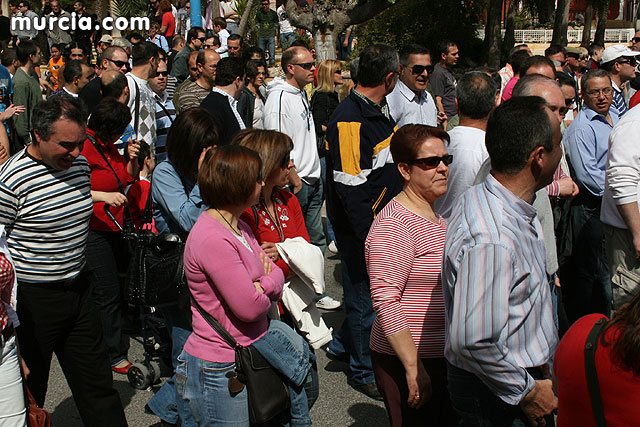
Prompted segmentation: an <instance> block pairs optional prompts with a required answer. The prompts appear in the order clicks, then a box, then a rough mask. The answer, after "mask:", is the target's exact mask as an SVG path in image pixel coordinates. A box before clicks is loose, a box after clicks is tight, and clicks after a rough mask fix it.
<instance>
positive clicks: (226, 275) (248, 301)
mask: <svg viewBox="0 0 640 427" xmlns="http://www.w3.org/2000/svg"><path fill="white" fill-rule="evenodd" d="M261 170H262V162H261V161H260V157H259V156H258V154H257V153H256V152H254V151H252V150H249V149H248V148H245V147H240V146H236V145H232V146H224V147H219V148H214V149H211V150H210V151H209V152H208V153H207V154H206V155H205V158H204V160H203V162H202V166H201V167H200V171H199V174H198V186H199V187H200V194H201V196H202V200H203V201H204V203H206V204H207V205H208V206H209V207H210V208H209V209H208V210H206V211H205V212H203V213H202V214H201V215H200V218H199V219H198V221H197V222H196V224H195V225H194V227H193V228H192V230H191V233H190V234H189V238H188V239H187V244H186V247H185V252H184V266H185V272H186V276H187V281H188V284H189V290H190V291H191V294H192V295H193V298H195V299H196V301H197V302H198V303H199V304H200V306H202V308H203V309H204V310H205V311H207V312H208V313H209V314H211V315H212V316H213V317H214V318H215V319H216V320H218V322H220V324H221V325H222V326H223V327H224V328H225V329H226V330H227V331H228V332H229V333H230V334H231V335H232V336H233V337H234V338H235V339H236V340H237V341H238V343H239V344H241V345H243V346H247V345H249V344H252V343H253V342H255V341H257V340H258V339H260V338H261V337H262V336H263V335H264V334H265V333H266V332H267V328H268V319H267V311H268V310H269V307H270V306H271V303H272V302H273V301H277V300H279V299H280V297H281V296H282V286H283V284H284V275H283V273H282V270H280V268H278V267H277V266H276V265H275V264H273V262H272V261H271V260H270V259H269V258H268V257H267V256H266V255H265V253H264V252H263V250H262V249H261V248H260V245H259V244H258V242H257V241H256V239H255V237H254V236H253V234H252V232H251V228H250V227H249V226H248V225H247V224H245V223H244V222H242V221H240V220H239V218H240V215H241V214H242V212H244V210H245V209H247V208H248V207H250V206H252V205H254V204H256V203H258V200H259V197H260V191H261V189H262V186H263V185H264V183H263V181H262V176H261V175H262V174H261ZM191 313H192V323H193V333H192V334H191V336H190V337H189V339H188V340H187V343H186V344H185V346H184V350H183V352H182V354H181V355H180V356H179V357H178V366H177V368H176V388H177V390H178V392H179V393H180V395H181V396H182V397H183V399H184V400H185V401H187V402H188V404H189V407H190V408H191V411H192V413H193V416H194V418H195V421H196V422H197V423H198V425H229V424H233V425H246V426H248V425H249V411H248V406H247V394H246V393H247V392H246V389H243V390H242V391H240V392H239V393H231V392H230V390H229V386H228V383H229V378H228V377H227V374H228V373H230V372H233V370H234V368H235V352H234V350H233V348H231V347H230V346H229V345H228V344H227V343H226V342H225V341H224V339H222V338H221V337H220V335H218V333H217V332H215V331H214V330H213V328H211V326H209V324H208V323H207V322H206V321H205V320H204V318H203V317H202V316H201V315H200V314H199V313H198V310H197V309H196V308H195V307H193V305H192V307H191Z"/></svg>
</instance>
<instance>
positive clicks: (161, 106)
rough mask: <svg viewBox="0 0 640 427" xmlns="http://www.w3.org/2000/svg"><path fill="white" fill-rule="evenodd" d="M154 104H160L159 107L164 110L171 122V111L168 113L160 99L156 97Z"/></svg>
mask: <svg viewBox="0 0 640 427" xmlns="http://www.w3.org/2000/svg"><path fill="white" fill-rule="evenodd" d="M156 104H158V105H159V106H160V108H162V111H164V113H165V114H166V115H167V117H168V118H169V121H170V122H171V124H173V117H171V113H169V110H167V107H165V106H164V104H163V103H162V101H160V99H158V98H156Z"/></svg>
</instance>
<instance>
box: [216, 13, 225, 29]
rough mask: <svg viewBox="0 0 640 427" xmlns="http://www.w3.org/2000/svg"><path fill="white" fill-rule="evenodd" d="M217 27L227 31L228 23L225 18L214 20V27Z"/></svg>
mask: <svg viewBox="0 0 640 427" xmlns="http://www.w3.org/2000/svg"><path fill="white" fill-rule="evenodd" d="M216 25H217V26H220V27H222V29H225V28H227V21H225V20H224V18H221V17H219V16H218V17H215V18H213V26H214V27H215V26H216Z"/></svg>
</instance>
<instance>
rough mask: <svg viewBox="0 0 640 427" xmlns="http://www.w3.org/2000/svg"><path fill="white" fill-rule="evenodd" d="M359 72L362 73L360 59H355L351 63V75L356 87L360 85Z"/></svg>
mask: <svg viewBox="0 0 640 427" xmlns="http://www.w3.org/2000/svg"><path fill="white" fill-rule="evenodd" d="M358 71H360V58H357V57H356V58H353V59H352V60H351V62H349V73H351V81H352V82H353V84H354V85H357V84H358Z"/></svg>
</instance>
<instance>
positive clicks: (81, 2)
mask: <svg viewBox="0 0 640 427" xmlns="http://www.w3.org/2000/svg"><path fill="white" fill-rule="evenodd" d="M76 3H78V4H79V5H80V6H82V7H87V4H86V3H85V2H84V1H82V0H76V1H74V2H73V4H76Z"/></svg>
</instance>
